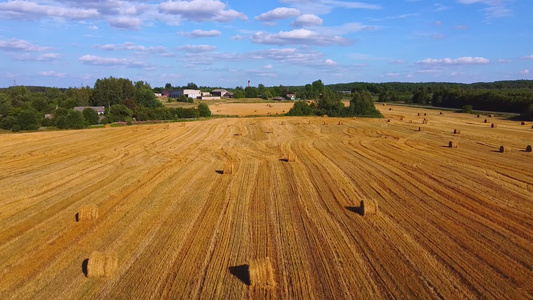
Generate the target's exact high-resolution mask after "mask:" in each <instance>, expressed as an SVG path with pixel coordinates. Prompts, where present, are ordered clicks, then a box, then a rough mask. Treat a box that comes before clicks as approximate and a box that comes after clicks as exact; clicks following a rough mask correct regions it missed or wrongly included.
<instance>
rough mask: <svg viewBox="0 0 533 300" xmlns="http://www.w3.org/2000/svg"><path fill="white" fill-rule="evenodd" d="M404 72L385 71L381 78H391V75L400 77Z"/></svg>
mask: <svg viewBox="0 0 533 300" xmlns="http://www.w3.org/2000/svg"><path fill="white" fill-rule="evenodd" d="M401 75H402V74H400V73H394V72H389V73H384V74H382V75H381V76H380V77H381V78H388V77H389V78H390V77H400V76H401Z"/></svg>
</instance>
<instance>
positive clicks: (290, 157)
mask: <svg viewBox="0 0 533 300" xmlns="http://www.w3.org/2000/svg"><path fill="white" fill-rule="evenodd" d="M287 161H288V162H296V156H295V155H294V153H289V155H288V158H287Z"/></svg>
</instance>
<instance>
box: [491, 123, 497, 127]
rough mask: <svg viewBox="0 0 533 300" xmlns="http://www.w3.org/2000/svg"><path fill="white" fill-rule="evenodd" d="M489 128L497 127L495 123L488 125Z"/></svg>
mask: <svg viewBox="0 0 533 300" xmlns="http://www.w3.org/2000/svg"><path fill="white" fill-rule="evenodd" d="M490 128H498V125H496V123H492V124H491V125H490Z"/></svg>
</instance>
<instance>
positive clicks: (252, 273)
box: [248, 257, 276, 288]
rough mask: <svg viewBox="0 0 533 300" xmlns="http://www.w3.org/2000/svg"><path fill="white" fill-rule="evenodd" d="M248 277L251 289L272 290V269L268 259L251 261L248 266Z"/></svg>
mask: <svg viewBox="0 0 533 300" xmlns="http://www.w3.org/2000/svg"><path fill="white" fill-rule="evenodd" d="M248 275H249V277H250V285H251V286H252V287H261V288H274V287H275V286H276V280H275V279H274V269H273V268H272V262H271V260H270V258H269V257H265V258H260V259H253V260H251V261H250V263H249V264H248Z"/></svg>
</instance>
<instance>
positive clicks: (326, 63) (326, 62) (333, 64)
mask: <svg viewBox="0 0 533 300" xmlns="http://www.w3.org/2000/svg"><path fill="white" fill-rule="evenodd" d="M324 64H325V65H326V66H336V65H338V63H337V62H336V61H334V60H332V59H329V58H328V59H326V60H324Z"/></svg>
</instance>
